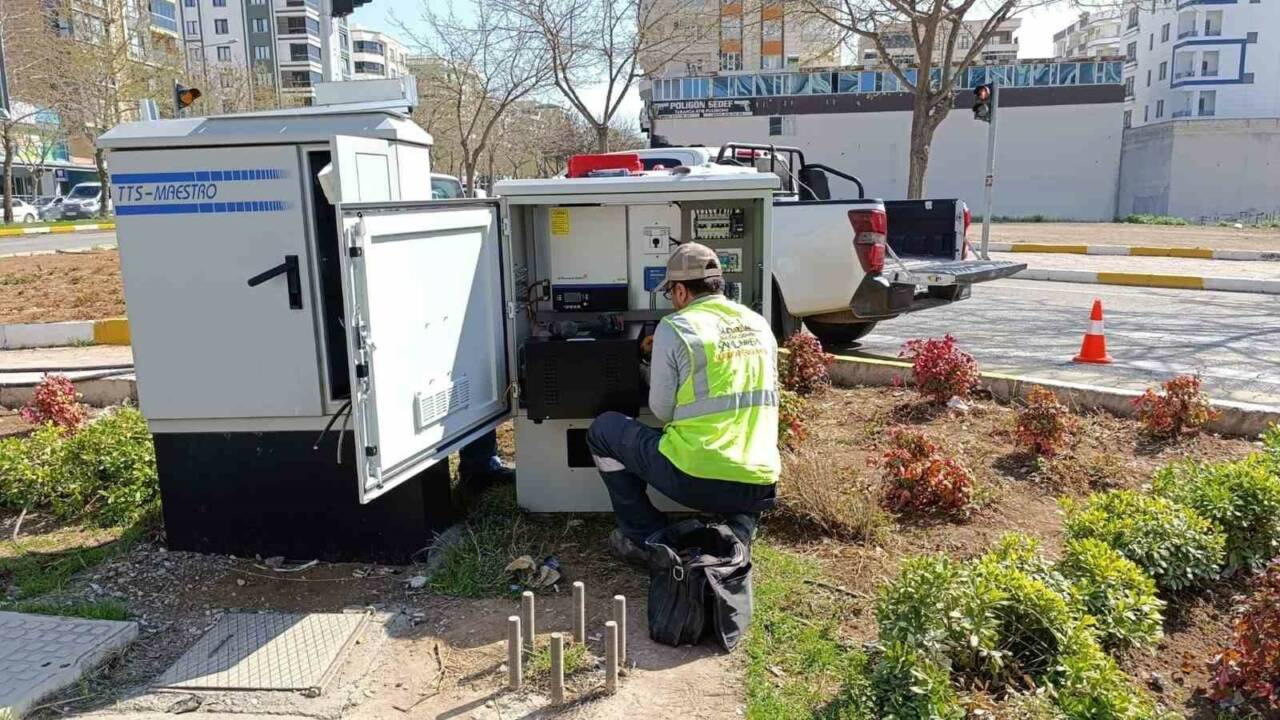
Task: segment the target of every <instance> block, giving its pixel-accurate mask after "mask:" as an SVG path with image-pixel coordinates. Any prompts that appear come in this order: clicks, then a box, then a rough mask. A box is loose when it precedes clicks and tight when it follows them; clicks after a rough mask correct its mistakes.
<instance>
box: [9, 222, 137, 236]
mask: <svg viewBox="0 0 1280 720" xmlns="http://www.w3.org/2000/svg"><path fill="white" fill-rule="evenodd" d="M115 229H116V224H115V223H113V222H106V223H85V224H81V225H41V226H40V227H7V228H0V238H6V237H23V236H25V235H62V234H65V233H76V232H101V231H103V230H115Z"/></svg>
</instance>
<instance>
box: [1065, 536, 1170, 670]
mask: <svg viewBox="0 0 1280 720" xmlns="http://www.w3.org/2000/svg"><path fill="white" fill-rule="evenodd" d="M1057 568H1058V570H1059V571H1060V572H1061V573H1062V575H1063V576H1064V577H1066V578H1067V579H1068V580H1070V581H1071V583H1072V585H1073V587H1074V590H1075V596H1076V597H1077V598H1078V600H1079V602H1080V604H1081V606H1082V607H1083V609H1084V612H1086V613H1088V614H1089V615H1092V616H1093V618H1094V621H1095V627H1096V628H1097V631H1098V639H1099V640H1100V641H1101V642H1102V644H1103V645H1104V646H1106V647H1108V648H1113V649H1120V648H1130V647H1147V646H1154V645H1155V644H1156V643H1157V642H1159V640H1160V637H1161V635H1162V634H1163V633H1162V627H1161V626H1162V624H1163V622H1164V617H1163V616H1162V615H1161V613H1162V612H1163V611H1164V601H1162V600H1160V599H1159V598H1157V597H1156V584H1155V581H1154V580H1152V579H1151V578H1150V577H1148V576H1147V574H1146V573H1144V572H1142V570H1141V568H1139V567H1138V566H1137V565H1135V564H1134V563H1133V561H1131V560H1129V559H1128V558H1126V557H1124V556H1123V555H1121V554H1120V553H1118V552H1116V551H1115V550H1113V549H1112V548H1111V547H1110V546H1109V545H1106V544H1105V543H1102V542H1101V541H1098V540H1093V539H1085V540H1075V541H1072V542H1068V543H1067V547H1066V551H1065V553H1064V554H1063V557H1062V560H1061V561H1059V562H1058V565H1057Z"/></svg>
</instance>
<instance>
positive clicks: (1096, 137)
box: [654, 103, 1121, 220]
mask: <svg viewBox="0 0 1280 720" xmlns="http://www.w3.org/2000/svg"><path fill="white" fill-rule="evenodd" d="M999 112H1000V122H999V128H998V131H999V138H998V142H997V152H996V184H995V201H994V209H993V214H994V215H1003V216H1027V215H1044V216H1046V217H1050V218H1059V219H1071V220H1110V219H1112V218H1113V217H1115V214H1116V212H1115V211H1116V190H1117V183H1118V178H1119V170H1120V169H1119V164H1120V140H1121V127H1120V124H1121V123H1120V114H1121V106H1120V104H1119V103H1104V104H1091V105H1050V106H1041V107H1007V108H1001V109H1000V111H999ZM655 126H656V127H655V130H654V132H656V133H657V134H659V135H663V136H665V137H666V139H667V141H668V142H670V143H671V144H673V145H681V144H694V143H701V144H704V145H709V146H717V145H720V144H722V143H724V142H727V141H729V140H739V141H744V142H760V143H769V142H772V143H776V144H779V145H796V146H798V147H800V148H802V149H803V150H804V151H805V156H806V159H807V160H808V161H809V162H820V163H823V164H826V165H830V166H832V167H834V168H836V169H839V170H844V171H845V172H849V173H852V174H854V175H856V176H858V177H859V178H860V179H861V180H862V182H863V184H864V185H865V186H866V188H867V194H868V195H869V196H876V197H881V198H886V199H899V198H905V197H906V194H907V164H908V160H907V151H908V148H909V147H910V129H911V113H910V112H906V111H894V112H857V113H840V114H834V113H833V114H822V115H798V116H795V133H796V134H795V135H787V136H773V137H770V136H769V118H768V117H764V116H753V117H732V118H690V119H683V118H682V119H667V118H663V119H659V120H657V121H656V122H655ZM986 152H987V125H986V123H982V122H978V121H976V120H974V119H973V115H972V113H970V112H969V111H968V110H953V111H952V112H951V114H950V115H949V116H948V117H947V119H946V120H944V121H943V122H942V125H940V126H939V127H938V131H937V134H936V136H935V137H934V143H933V147H932V157H931V159H930V163H929V173H928V176H927V179H926V187H925V195H926V196H927V197H936V198H945V197H958V198H960V199H961V200H964V201H965V202H966V203H968V204H969V207H971V208H972V209H973V211H974V214H975V215H977V214H981V212H982V197H983V176H984V175H985V169H986ZM843 185H844V183H843V182H842V181H840V180H833V181H832V186H831V187H832V191H833V192H843V191H844V187H843Z"/></svg>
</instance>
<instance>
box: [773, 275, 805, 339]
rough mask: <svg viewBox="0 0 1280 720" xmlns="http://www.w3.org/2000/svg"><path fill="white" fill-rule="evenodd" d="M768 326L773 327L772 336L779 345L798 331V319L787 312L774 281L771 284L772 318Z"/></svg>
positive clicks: (785, 304)
mask: <svg viewBox="0 0 1280 720" xmlns="http://www.w3.org/2000/svg"><path fill="white" fill-rule="evenodd" d="M769 325H770V326H772V327H773V336H774V338H776V339H777V341H778V342H779V343H783V342H786V340H787V338H789V337H791V336H792V335H795V334H796V332H797V331H798V330H800V318H798V317H796V316H795V315H792V314H791V313H789V312H787V303H786V301H785V300H783V299H782V291H781V290H779V289H778V283H777V282H776V281H775V282H774V283H773V318H772V319H771V320H770V321H769Z"/></svg>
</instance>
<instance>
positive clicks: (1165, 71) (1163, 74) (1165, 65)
mask: <svg viewBox="0 0 1280 720" xmlns="http://www.w3.org/2000/svg"><path fill="white" fill-rule="evenodd" d="M1167 77H1169V61H1168V60H1166V61H1164V62H1162V63H1160V79H1161V80H1164V79H1165V78H1167Z"/></svg>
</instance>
